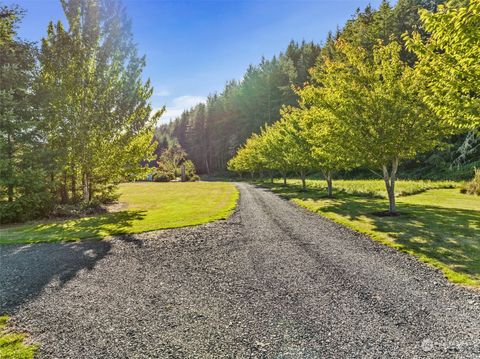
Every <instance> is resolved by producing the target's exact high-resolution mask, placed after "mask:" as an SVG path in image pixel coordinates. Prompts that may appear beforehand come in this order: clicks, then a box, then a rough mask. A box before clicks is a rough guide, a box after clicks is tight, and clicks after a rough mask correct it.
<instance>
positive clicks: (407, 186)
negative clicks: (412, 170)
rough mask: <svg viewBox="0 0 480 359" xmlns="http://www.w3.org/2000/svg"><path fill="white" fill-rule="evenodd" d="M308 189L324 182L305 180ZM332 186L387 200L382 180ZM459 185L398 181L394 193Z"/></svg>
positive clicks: (294, 182) (336, 182)
mask: <svg viewBox="0 0 480 359" xmlns="http://www.w3.org/2000/svg"><path fill="white" fill-rule="evenodd" d="M282 182H283V180H280V179H276V180H275V183H277V184H281V183H282ZM288 183H289V184H291V185H294V186H300V185H301V181H300V180H299V179H289V180H288ZM307 185H308V187H309V188H310V189H312V188H313V189H319V190H323V189H326V182H325V181H324V180H319V179H313V180H307ZM333 185H334V187H335V190H336V191H340V192H345V193H349V194H353V195H357V196H369V197H383V198H387V191H386V190H385V182H384V181H383V180H382V179H377V180H334V181H333ZM459 186H460V183H458V182H453V181H428V180H418V181H412V180H399V181H397V182H396V184H395V193H396V195H397V196H409V195H412V194H417V193H422V192H425V191H427V190H430V189H437V188H457V187H459Z"/></svg>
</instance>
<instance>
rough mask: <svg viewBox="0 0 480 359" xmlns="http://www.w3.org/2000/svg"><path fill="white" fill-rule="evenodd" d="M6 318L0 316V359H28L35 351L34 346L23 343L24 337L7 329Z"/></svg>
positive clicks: (35, 347)
mask: <svg viewBox="0 0 480 359" xmlns="http://www.w3.org/2000/svg"><path fill="white" fill-rule="evenodd" d="M7 320H8V317H7V316H0V358H3V359H30V358H33V357H34V354H35V351H36V350H37V346H36V345H29V344H26V343H25V339H26V335H25V334H23V333H16V332H12V331H10V330H8V329H7Z"/></svg>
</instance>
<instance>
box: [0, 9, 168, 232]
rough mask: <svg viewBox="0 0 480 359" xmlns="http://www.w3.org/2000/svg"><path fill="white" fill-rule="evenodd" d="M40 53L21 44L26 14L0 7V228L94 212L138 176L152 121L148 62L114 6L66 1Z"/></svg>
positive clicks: (148, 151)
mask: <svg viewBox="0 0 480 359" xmlns="http://www.w3.org/2000/svg"><path fill="white" fill-rule="evenodd" d="M61 5H62V7H63V11H64V13H65V18H66V23H65V24H64V23H62V22H61V21H58V22H57V23H53V22H50V24H48V27H47V29H46V34H45V37H44V38H43V39H42V41H41V44H40V46H38V47H37V46H36V44H33V43H30V42H27V41H25V40H22V39H20V38H19V37H18V35H17V32H16V30H17V27H18V25H19V23H20V21H21V19H22V16H23V10H22V9H21V8H20V7H18V6H0V223H5V222H12V221H20V220H27V219H32V218H36V217H42V216H46V215H48V214H49V213H50V212H51V211H52V210H53V209H54V207H55V206H56V205H58V204H73V205H75V204H79V203H82V204H83V205H92V203H93V204H94V203H96V202H103V201H106V200H108V199H109V198H110V197H111V196H112V190H113V188H114V187H115V185H116V184H117V183H119V182H120V181H121V180H123V179H125V178H134V177H135V176H137V175H139V174H140V173H142V171H143V169H142V167H141V166H140V163H141V161H142V160H144V159H146V158H147V157H148V156H149V154H151V153H152V151H153V148H152V146H153V144H152V137H153V134H154V130H155V125H156V122H157V120H158V117H159V116H160V115H161V111H159V112H158V113H156V114H153V115H152V108H151V106H150V104H149V103H148V99H149V98H150V97H151V95H152V90H153V89H152V86H151V84H150V82H149V81H146V82H145V81H142V77H141V75H142V71H143V68H144V67H145V58H144V57H142V56H139V55H138V53H137V48H136V46H135V44H134V42H133V37H132V32H131V27H130V20H129V19H128V18H127V15H126V13H125V9H124V7H123V6H122V5H121V3H120V2H119V1H117V0H61Z"/></svg>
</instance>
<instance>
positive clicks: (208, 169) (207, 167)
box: [205, 158, 210, 175]
mask: <svg viewBox="0 0 480 359" xmlns="http://www.w3.org/2000/svg"><path fill="white" fill-rule="evenodd" d="M205 168H206V169H207V174H208V175H209V174H210V166H209V165H208V158H205Z"/></svg>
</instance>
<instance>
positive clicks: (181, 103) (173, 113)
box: [159, 95, 207, 124]
mask: <svg viewBox="0 0 480 359" xmlns="http://www.w3.org/2000/svg"><path fill="white" fill-rule="evenodd" d="M206 101H207V98H206V97H204V96H190V95H186V96H179V97H175V98H174V99H173V100H172V103H171V105H167V107H166V111H165V113H164V114H163V115H162V117H161V118H160V121H159V124H160V123H168V122H170V120H173V119H175V118H177V117H179V116H180V115H181V114H182V112H183V111H185V110H188V109H189V108H191V107H193V106H195V105H196V104H199V103H200V102H206Z"/></svg>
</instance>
